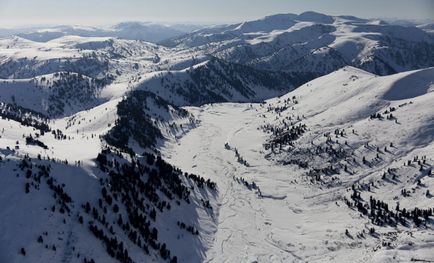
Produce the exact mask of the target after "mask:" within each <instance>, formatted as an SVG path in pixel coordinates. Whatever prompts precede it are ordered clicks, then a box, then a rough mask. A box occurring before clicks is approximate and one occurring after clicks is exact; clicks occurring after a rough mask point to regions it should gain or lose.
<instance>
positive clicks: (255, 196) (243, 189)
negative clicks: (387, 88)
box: [162, 104, 434, 262]
mask: <svg viewBox="0 0 434 263" xmlns="http://www.w3.org/2000/svg"><path fill="white" fill-rule="evenodd" d="M189 110H190V111H191V112H193V113H194V114H195V115H196V117H197V118H198V119H199V120H200V121H201V124H200V125H199V127H197V128H196V129H193V130H192V131H190V132H189V133H188V134H186V135H185V136H184V137H182V138H180V139H179V140H178V141H176V142H171V143H168V144H166V145H165V147H164V148H163V149H162V154H163V156H164V157H165V158H166V159H167V160H168V161H169V162H170V163H172V164H173V165H175V166H178V167H179V168H181V169H182V170H184V171H187V172H192V173H195V174H200V175H202V176H204V177H209V178H210V179H211V180H213V181H215V182H217V185H218V189H219V200H218V203H217V204H216V205H217V207H218V210H219V212H218V213H219V217H218V222H216V223H217V225H218V228H217V229H218V230H217V232H216V233H215V236H214V241H213V245H212V246H211V247H209V248H208V250H207V252H206V262H305V261H308V262H331V261H333V262H396V261H403V262H408V261H410V260H411V259H426V260H429V259H432V260H434V252H432V248H433V244H434V243H433V242H434V236H433V235H432V233H431V234H430V232H431V231H429V230H427V231H423V230H422V231H417V232H416V233H412V232H411V231H407V230H405V229H404V230H402V229H395V228H391V227H384V228H382V229H381V230H380V232H381V231H382V232H383V233H382V234H381V235H380V236H377V237H373V236H370V235H366V236H364V238H359V237H356V236H358V233H361V232H362V231H363V230H365V231H369V226H368V222H369V220H368V219H367V218H364V217H362V216H361V215H360V213H358V212H356V211H354V210H351V209H349V208H348V207H347V206H346V205H345V203H344V202H343V201H342V200H341V198H342V196H343V195H345V194H346V192H347V187H345V186H341V187H334V188H329V189H321V187H320V186H318V185H312V184H308V183H307V182H306V181H305V180H303V179H302V171H301V170H300V169H298V168H294V167H293V166H283V165H277V164H275V163H273V162H272V161H268V160H267V159H265V158H264V153H263V152H262V150H263V147H262V143H264V142H265V139H266V136H267V135H266V134H265V133H264V132H262V131H261V130H259V129H258V127H259V126H260V125H261V124H263V123H264V122H265V121H266V118H267V115H263V114H264V112H261V108H260V107H259V105H257V104H256V105H255V104H254V105H253V106H252V105H250V104H214V105H206V106H203V107H201V108H190V109H189ZM270 118H271V115H270ZM226 143H227V144H228V145H226V147H225V144H226ZM228 146H229V147H228ZM235 148H236V149H237V150H238V152H239V154H240V156H241V157H242V158H243V159H244V160H246V161H247V163H248V165H244V164H242V163H240V162H238V161H237V158H236V156H235ZM236 178H239V179H238V180H236ZM240 178H244V179H245V181H246V182H248V183H251V182H253V181H254V182H255V184H256V185H257V187H258V188H256V187H254V186H253V187H252V185H251V184H250V185H248V186H247V185H246V184H244V181H242V180H241V179H240ZM346 229H348V231H349V235H347V234H346V233H345V230H346ZM413 234H414V236H413ZM385 240H392V242H393V243H394V245H395V246H394V248H393V249H390V248H383V247H382V246H381V243H382V242H384V241H385ZM409 243H411V246H409Z"/></svg>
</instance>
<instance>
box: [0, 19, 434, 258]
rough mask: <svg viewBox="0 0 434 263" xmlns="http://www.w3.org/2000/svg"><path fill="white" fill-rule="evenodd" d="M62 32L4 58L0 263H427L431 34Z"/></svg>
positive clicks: (271, 24)
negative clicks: (153, 39) (146, 37)
mask: <svg viewBox="0 0 434 263" xmlns="http://www.w3.org/2000/svg"><path fill="white" fill-rule="evenodd" d="M128 25H129V24H125V25H124V26H128ZM132 25H134V24H132ZM136 26H139V25H136ZM141 26H144V25H141ZM127 29H128V30H132V31H131V32H133V31H134V30H135V29H134V27H133V28H127ZM62 30H63V29H61V28H59V29H58V30H57V29H56V34H54V35H53V34H48V35H46V33H47V32H49V31H47V32H45V31H44V34H40V33H41V32H26V34H25V35H20V36H7V37H4V38H1V39H0V78H1V79H0V116H1V118H0V206H1V207H2V209H0V262H32V263H33V262H41V263H42V262H44V263H45V262H85V263H94V262H128V263H129V262H172V263H175V262H414V261H416V262H417V261H419V262H434V215H433V210H434V171H433V168H434V111H433V109H432V106H433V102H434V68H433V66H434V64H433V61H434V60H432V57H433V53H432V50H434V49H432V47H434V39H433V37H432V36H431V35H429V34H427V33H426V32H425V31H422V30H421V29H418V28H416V27H402V26H395V25H389V24H387V23H385V22H382V21H377V20H368V19H359V18H355V17H350V16H327V15H323V14H318V13H314V12H306V13H303V14H300V15H294V14H284V15H275V16H269V17H265V18H263V19H259V20H255V21H247V22H243V23H240V24H233V25H225V26H215V27H210V28H205V29H199V30H197V31H194V32H191V33H188V34H181V33H179V32H178V31H176V32H172V31H171V30H169V28H165V30H168V31H167V32H161V33H162V34H163V35H164V34H166V33H167V34H168V35H169V36H170V37H171V36H175V37H173V38H170V39H167V40H165V41H162V42H159V43H148V42H144V41H142V40H131V39H135V38H134V37H131V36H130V35H128V36H129V37H120V38H114V37H111V36H106V35H104V34H103V35H101V34H102V33H101V32H102V31H101V32H100V31H98V30H97V29H92V30H88V31H86V32H84V31H83V32H84V33H86V34H85V35H83V34H84V33H83V32H81V31H80V32H81V33H80V34H78V35H80V36H75V35H74V33H70V32H69V31H65V32H63V31H62ZM65 30H66V29H65ZM68 30H70V29H68ZM71 30H72V29H71ZM75 30H78V29H75ZM110 30H112V29H110ZM122 30H123V29H119V31H116V32H118V33H116V34H121V31H122ZM58 31H59V32H58ZM73 32H76V31H73ZM77 32H78V31H77ZM92 32H93V33H92ZM98 32H99V33H98ZM110 32H111V33H113V32H114V31H113V32H112V31H110ZM122 32H123V31H122ZM128 32H130V31H128ZM131 32H130V33H131ZM106 33H107V32H106ZM57 34H58V36H57ZM92 34H98V35H92ZM107 34H108V33H107ZM113 34H114V33H113ZM125 34H127V33H125ZM25 36H26V37H27V38H29V39H25V38H24V37H25ZM140 37H141V35H140ZM32 38H37V39H38V41H34V40H35V39H33V40H31V39H32ZM45 38H47V39H45ZM392 73H393V74H392Z"/></svg>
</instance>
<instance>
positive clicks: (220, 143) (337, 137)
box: [163, 67, 434, 262]
mask: <svg viewBox="0 0 434 263" xmlns="http://www.w3.org/2000/svg"><path fill="white" fill-rule="evenodd" d="M433 83H434V74H433V69H432V68H429V69H424V70H419V71H412V72H404V73H400V74H396V75H391V76H386V77H379V76H376V75H373V74H371V73H368V72H365V71H362V70H359V69H355V68H352V67H346V68H343V69H341V70H339V71H337V72H333V73H331V74H329V75H326V76H324V77H320V78H318V79H316V80H313V81H311V82H309V83H307V84H305V85H303V86H301V87H300V88H298V89H296V90H295V91H293V92H290V93H288V94H287V95H285V96H282V97H279V98H275V99H272V100H268V101H267V102H266V103H264V104H214V105H207V106H203V107H201V108H189V110H190V111H192V112H195V115H196V116H197V118H198V119H199V120H200V121H201V125H200V126H199V127H198V128H196V129H194V130H193V131H191V132H190V133H189V134H187V135H186V136H184V137H183V138H181V140H180V141H179V142H178V143H176V144H172V145H167V146H166V147H165V148H164V150H163V153H164V155H165V157H166V158H167V160H169V161H170V162H172V163H174V164H175V165H178V166H179V167H182V168H183V169H184V170H187V171H191V172H197V173H201V174H205V175H207V176H209V178H211V179H212V180H215V181H216V182H217V185H218V186H219V190H220V195H219V201H218V202H219V204H220V206H219V211H218V213H219V220H218V230H217V233H216V236H215V239H214V245H213V247H212V248H211V249H210V250H209V251H208V252H207V254H206V255H207V261H210V262H221V261H231V262H255V261H257V262H262V261H265V262H270V261H271V262H305V261H308V262H330V261H333V262H349V261H351V262H410V261H418V260H421V261H424V260H426V261H431V260H433V259H434V253H433V246H434V232H433V216H432V215H431V216H428V219H427V220H426V221H425V219H423V216H422V215H420V216H419V219H420V220H421V222H422V223H420V224H419V225H417V224H416V223H415V222H416V221H414V219H413V218H412V216H410V215H408V216H409V217H406V216H407V214H406V215H405V216H402V213H403V211H404V210H403V209H404V208H405V209H406V210H407V211H413V209H415V208H416V207H417V208H419V209H425V210H426V211H431V213H432V209H434V207H433V202H432V195H431V193H432V192H433V190H434V188H433V187H434V180H433V175H432V167H433V165H434V162H433V160H434V137H433V134H434V133H433V130H432V129H433V127H434V122H433V121H434V115H433V111H432V109H431V108H432V107H431V104H432V101H433V99H434V97H433V95H434V93H433V92H432V91H433V87H434V86H433ZM391 107H394V108H395V110H393V111H392V112H390V109H391ZM385 111H388V113H385ZM374 113H381V115H382V116H383V119H381V120H380V119H377V118H375V119H371V118H370V116H371V115H372V114H374ZM391 113H392V114H393V116H394V117H393V118H390V119H388V118H387V116H389V115H390V114H391ZM395 118H396V119H395ZM291 123H292V124H291ZM301 123H302V124H305V125H306V129H305V130H304V131H303V132H301V134H299V136H294V137H289V136H287V137H284V135H285V134H291V127H293V126H294V127H297V126H298V125H299V124H301ZM336 130H339V133H338V134H336V133H335V132H336ZM353 130H354V132H353ZM342 131H343V133H342V135H341V132H342ZM284 138H286V139H284ZM328 138H329V139H328ZM390 143H392V144H393V145H392V146H391V144H390ZM271 144H273V146H270V145H271ZM280 144H281V145H282V146H280ZM320 147H321V149H322V150H320ZM377 147H378V149H379V150H377ZM385 147H386V148H385ZM332 148H333V150H331V149H332ZM236 152H237V153H238V156H239V157H237V154H236ZM377 154H378V157H377ZM416 156H418V157H417V160H416V161H414V160H415V158H416ZM240 157H241V158H240ZM363 158H365V159H366V161H365V162H363V161H362V159H363ZM210 160H212V161H210ZM409 160H411V164H410V165H407V163H408V161H409ZM423 160H425V161H423ZM419 161H420V163H421V164H420V165H419V164H418V162H419ZM305 163H306V165H305ZM404 163H405V166H404ZM345 166H346V168H345ZM421 167H422V168H421ZM430 171H431V172H430ZM384 173H385V175H384V177H383V174H384ZM353 187H354V189H355V190H352V188H353ZM404 189H405V191H406V194H403V193H402V191H403V190H404ZM354 191H356V193H358V194H360V198H356V199H357V200H358V201H359V202H362V204H366V205H367V209H368V213H367V214H364V213H363V212H362V211H363V210H359V209H358V208H357V205H356V204H355V203H356V202H357V201H356V199H353V198H352V195H353V194H354ZM427 191H429V193H427ZM370 197H372V198H373V199H375V200H379V201H381V202H383V203H385V204H387V205H388V209H390V210H388V211H391V212H393V213H394V214H395V213H397V214H401V216H400V218H401V219H399V220H401V221H399V220H398V223H397V224H396V225H395V223H394V222H395V221H394V219H393V217H390V214H389V217H388V216H385V217H384V218H389V219H388V220H391V221H388V222H384V221H382V220H384V218H383V217H381V216H378V215H377V216H376V217H373V216H372V215H370V214H369V213H370V209H373V211H374V212H375V213H377V212H378V211H380V210H381V211H382V212H383V213H384V214H387V213H386V212H384V209H383V208H381V209H380V208H378V207H374V208H370V207H372V204H371V205H370V204H369V200H370ZM397 203H399V209H400V210H399V211H397V210H396V209H395V207H396V205H397ZM382 209H383V210H382ZM372 229H373V230H372ZM370 231H371V232H370Z"/></svg>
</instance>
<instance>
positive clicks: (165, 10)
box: [0, 0, 434, 27]
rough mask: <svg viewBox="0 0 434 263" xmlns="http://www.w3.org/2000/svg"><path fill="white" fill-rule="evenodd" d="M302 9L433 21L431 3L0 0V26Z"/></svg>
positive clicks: (204, 19) (214, 18) (216, 19)
mask: <svg viewBox="0 0 434 263" xmlns="http://www.w3.org/2000/svg"><path fill="white" fill-rule="evenodd" d="M304 11H317V12H322V13H325V14H330V15H354V16H359V17H363V18H379V17H381V18H400V19H434V0H0V27H11V26H16V25H19V26H22V25H32V24H33V25H38V24H80V25H101V24H114V23H117V22H121V21H154V22H172V23H175V22H191V23H231V22H239V21H244V20H251V19H257V18H261V17H263V16H266V15H271V14H277V13H297V14H298V13H302V12H304Z"/></svg>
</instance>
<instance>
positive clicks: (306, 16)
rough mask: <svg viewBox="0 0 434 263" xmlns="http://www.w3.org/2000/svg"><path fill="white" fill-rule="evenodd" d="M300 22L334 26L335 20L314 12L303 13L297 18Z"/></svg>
mask: <svg viewBox="0 0 434 263" xmlns="http://www.w3.org/2000/svg"><path fill="white" fill-rule="evenodd" d="M296 19H297V20H299V21H307V22H315V23H322V24H332V23H333V22H334V21H335V20H334V19H333V17H331V16H328V15H325V14H321V13H317V12H313V11H307V12H304V13H301V14H300V15H298V16H297V18H296Z"/></svg>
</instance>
